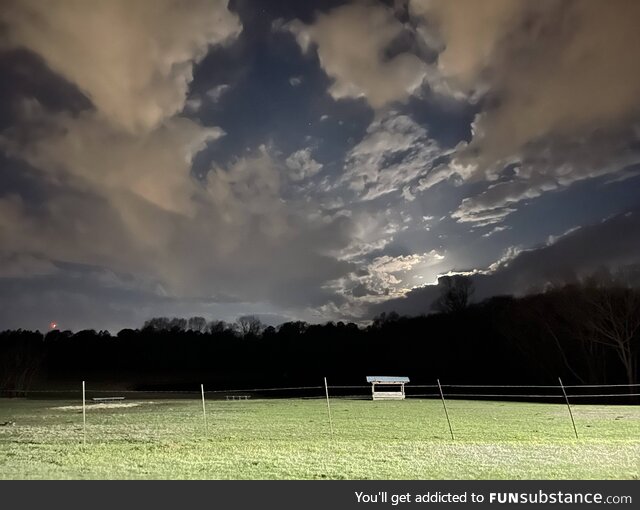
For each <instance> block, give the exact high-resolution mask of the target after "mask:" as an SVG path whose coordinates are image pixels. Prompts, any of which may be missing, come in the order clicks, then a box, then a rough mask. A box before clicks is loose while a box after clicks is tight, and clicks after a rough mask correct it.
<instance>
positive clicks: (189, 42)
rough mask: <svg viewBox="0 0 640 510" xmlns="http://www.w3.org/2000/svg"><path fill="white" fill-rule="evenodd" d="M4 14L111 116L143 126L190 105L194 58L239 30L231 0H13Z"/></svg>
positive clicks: (15, 42)
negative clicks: (51, 0) (187, 98)
mask: <svg viewBox="0 0 640 510" xmlns="http://www.w3.org/2000/svg"><path fill="white" fill-rule="evenodd" d="M0 21H2V22H3V23H4V24H5V27H6V40H7V41H8V44H9V45H11V46H19V47H20V46H22V47H25V48H27V49H29V50H31V51H33V52H35V53H37V54H39V55H40V56H42V57H43V58H44V59H45V61H46V62H47V64H48V65H49V66H50V67H51V68H52V69H53V70H54V71H56V72H58V73H60V74H61V75H63V76H64V77H65V78H67V79H68V80H69V81H70V82H72V83H74V84H76V85H77V86H78V88H79V89H80V90H82V92H84V93H85V94H86V95H87V96H88V97H89V98H90V99H91V101H92V102H93V104H94V105H95V107H96V109H97V110H98V111H99V112H100V115H101V116H103V117H104V118H105V119H106V120H108V121H109V122H110V123H112V124H114V125H115V126H117V127H119V128H121V129H123V130H126V131H128V132H136V133H138V132H145V131H149V130H152V129H154V128H156V127H157V126H158V125H159V124H160V123H162V122H163V121H164V120H165V119H167V118H169V117H171V116H173V115H174V114H176V113H178V112H180V111H182V110H183V108H184V103H185V98H186V95H187V89H188V84H189V82H190V81H191V79H192V69H193V64H194V62H197V61H198V60H200V59H201V58H202V57H204V55H205V54H206V52H207V49H208V47H209V46H210V45H213V44H220V43H224V42H226V41H227V40H229V39H231V38H233V37H235V36H237V35H238V33H239V32H240V30H241V26H240V23H239V21H238V18H237V16H236V15H235V14H232V13H231V12H230V11H229V10H228V9H227V1H226V0H191V1H190V2H189V3H188V4H187V5H185V4H184V3H183V2H181V1H180V0H136V1H135V2H130V1H128V0H93V1H87V0H65V1H63V2H56V3H51V2H41V1H39V0H13V1H9V2H4V3H3V8H2V13H1V14H0Z"/></svg>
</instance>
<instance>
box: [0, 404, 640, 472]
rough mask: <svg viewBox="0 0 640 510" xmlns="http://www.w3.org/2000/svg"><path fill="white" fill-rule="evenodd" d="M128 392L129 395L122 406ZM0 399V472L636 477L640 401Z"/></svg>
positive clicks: (638, 469)
mask: <svg viewBox="0 0 640 510" xmlns="http://www.w3.org/2000/svg"><path fill="white" fill-rule="evenodd" d="M122 404H126V405H128V406H129V407H118V406H119V405H122ZM448 405H449V416H450V418H451V421H452V425H453V431H454V434H455V440H452V439H451V437H450V434H449V429H448V426H447V422H446V419H445V416H444V413H443V410H442V403H441V402H440V401H439V400H417V399H409V400H405V401H389V402H380V401H376V402H372V401H365V400H346V399H334V400H332V401H331V411H332V417H333V428H334V434H333V436H332V435H331V432H330V428H329V420H328V415H327V406H326V402H325V401H324V400H321V399H317V400H315V399H311V400H305V399H301V400H296V399H290V400H248V401H235V402H228V401H218V400H209V401H207V403H206V410H207V425H208V426H207V430H205V427H204V422H203V415H202V402H201V401H199V400H196V399H194V400H188V399H185V400H160V399H158V400H141V401H138V400H129V399H127V400H125V401H123V402H121V403H119V404H113V405H112V404H102V405H96V404H93V403H91V404H88V410H87V414H86V417H87V427H86V444H84V445H83V425H82V412H81V408H80V407H79V406H78V401H77V400H75V401H59V400H23V399H0V424H2V423H5V422H6V424H5V425H1V426H0V479H43V478H44V479H60V478H71V479H77V478H89V479H114V478H115V479H122V478H126V479H128V478H152V479H167V478H198V479H228V478H230V479H263V478H267V479H289V478H293V479H310V478H311V479H322V478H327V479H341V478H342V479H344V478H346V479H365V478H375V479H438V478H440V479H531V478H533V479H557V478H562V479H565V478H571V479H575V478H580V479H582V478H598V479H599V478H604V479H610V478H626V479H638V478H639V477H640V406H604V405H603V406H591V405H578V406H574V407H573V412H574V417H575V420H576V426H577V429H578V434H579V439H576V438H575V436H574V432H573V428H572V425H571V421H570V419H569V415H568V411H567V408H566V406H564V405H560V404H525V403H514V402H477V401H475V402H474V401H461V400H460V401H450V402H449V404H448Z"/></svg>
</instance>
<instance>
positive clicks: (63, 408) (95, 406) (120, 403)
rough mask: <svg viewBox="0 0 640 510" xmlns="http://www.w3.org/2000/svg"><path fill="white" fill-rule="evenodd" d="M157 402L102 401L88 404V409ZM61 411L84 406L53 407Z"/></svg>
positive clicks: (73, 409)
mask: <svg viewBox="0 0 640 510" xmlns="http://www.w3.org/2000/svg"><path fill="white" fill-rule="evenodd" d="M155 403H156V402H100V403H96V404H87V406H86V407H87V410H91V409H122V408H126V407H139V406H142V405H152V404H155ZM51 409H57V410H59V411H82V406H60V407H52V408H51Z"/></svg>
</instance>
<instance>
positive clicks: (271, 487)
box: [0, 480, 640, 510]
mask: <svg viewBox="0 0 640 510" xmlns="http://www.w3.org/2000/svg"><path fill="white" fill-rule="evenodd" d="M0 491H1V494H2V499H1V500H2V507H3V508H7V509H9V508H11V509H13V508H15V509H20V510H23V509H26V510H31V509H34V510H35V509H42V508H65V509H67V510H75V509H78V510H79V509H87V508H91V509H102V508H104V509H110V510H114V509H117V510H122V509H126V508H144V509H145V510H147V509H162V510H164V509H167V510H169V509H171V510H177V509H189V510H192V509H200V508H202V509H207V510H209V509H214V508H233V509H236V508H237V509H263V508H268V509H278V510H289V509H291V510H294V509H295V510H298V509H308V510H315V509H318V510H326V509H336V508H339V509H342V508H346V509H357V510H383V509H394V508H398V509H405V510H409V509H411V510H417V509H419V508H463V507H472V508H478V509H481V508H517V507H520V506H522V507H567V508H590V507H597V506H600V505H607V506H611V505H615V506H618V505H620V506H623V507H626V508H637V507H638V506H637V505H638V503H639V502H640V483H639V482H638V481H557V480H556V481H550V480H547V481H453V480H448V481H171V482H169V481H57V482H53V481H5V482H0Z"/></svg>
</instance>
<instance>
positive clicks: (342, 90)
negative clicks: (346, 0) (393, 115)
mask: <svg viewBox="0 0 640 510" xmlns="http://www.w3.org/2000/svg"><path fill="white" fill-rule="evenodd" d="M284 28H286V29H288V30H290V31H291V32H292V33H293V34H294V35H295V36H296V40H297V41H298V44H299V45H300V47H301V48H302V50H303V51H305V52H307V51H309V50H310V49H311V47H312V45H315V47H316V48H317V52H318V58H319V59H320V65H321V66H322V68H323V69H324V70H325V72H326V73H327V74H328V75H329V76H330V77H331V78H333V83H332V85H331V86H330V88H329V93H330V94H331V95H332V96H333V97H334V98H335V99H341V98H347V97H350V98H358V97H365V98H366V100H367V101H368V102H369V104H371V106H373V107H374V108H380V107H382V106H384V105H385V104H388V103H390V102H393V101H403V100H405V99H406V98H407V97H408V96H409V95H410V94H411V93H412V92H413V91H414V90H415V89H416V88H417V87H418V86H419V85H420V84H421V83H422V80H423V78H424V75H425V69H426V66H425V64H424V63H423V62H422V61H421V60H420V59H419V58H418V57H417V56H416V55H414V54H411V53H400V54H399V55H395V56H393V57H391V58H387V57H386V56H385V50H386V49H387V48H388V47H389V46H390V44H391V43H392V42H393V41H394V40H395V39H396V38H397V37H398V36H400V35H401V34H402V32H403V31H404V30H405V29H406V27H405V26H404V25H403V24H402V23H401V22H400V21H398V19H397V18H396V17H395V16H394V13H393V10H392V9H389V8H387V7H385V6H383V5H382V4H379V3H374V2H356V3H352V4H348V5H343V6H341V7H337V8H335V9H333V10H331V11H330V12H328V13H326V14H324V13H320V14H318V15H317V17H316V19H315V20H314V22H313V24H311V25H305V24H304V23H302V22H300V21H298V20H294V21H293V22H290V23H288V24H287V25H286V26H285V27H284Z"/></svg>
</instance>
